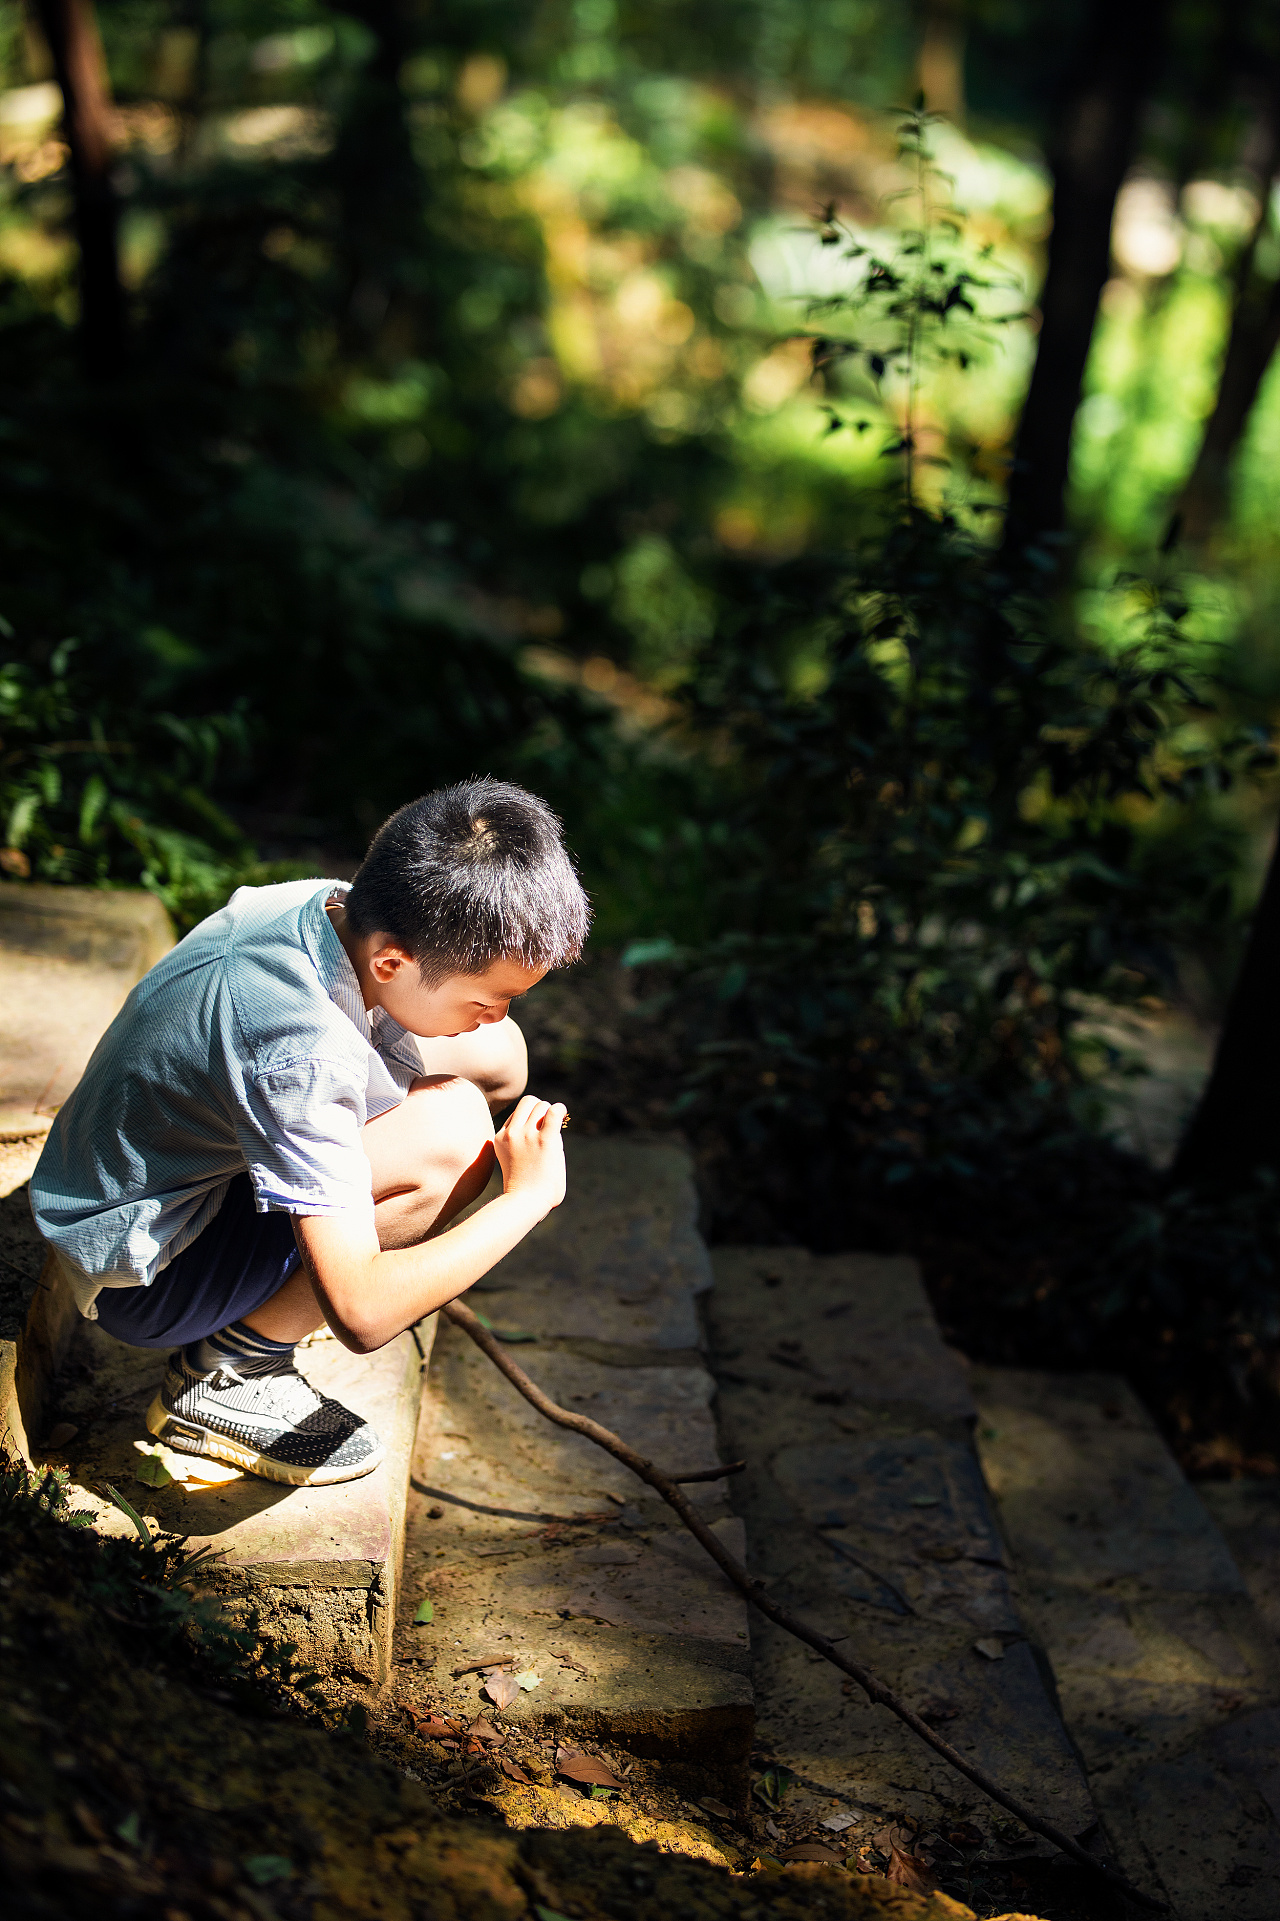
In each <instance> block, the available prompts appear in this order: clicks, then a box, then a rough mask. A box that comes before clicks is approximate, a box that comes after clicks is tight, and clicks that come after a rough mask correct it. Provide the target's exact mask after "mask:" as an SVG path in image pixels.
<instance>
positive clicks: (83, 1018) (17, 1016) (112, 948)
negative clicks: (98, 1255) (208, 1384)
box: [0, 882, 173, 1458]
mask: <svg viewBox="0 0 1280 1921" xmlns="http://www.w3.org/2000/svg"><path fill="white" fill-rule="evenodd" d="M172 945H173V930H172V928H171V927H170V924H169V917H168V915H167V914H166V913H165V910H164V908H163V907H162V906H161V904H160V902H159V901H158V900H157V899H156V898H155V896H154V894H148V893H144V892H142V891H141V890H135V889H124V888H122V889H120V890H118V891H117V890H112V889H107V888H98V887H45V886H39V885H35V884H27V883H21V884H18V883H14V882H7V883H4V884H0V1197H2V1198H0V1436H2V1435H5V1434H7V1435H8V1436H9V1437H10V1439H11V1441H12V1442H13V1444H15V1445H16V1446H17V1448H18V1449H19V1451H20V1452H22V1453H24V1454H26V1455H27V1456H28V1458H29V1457H30V1455H31V1452H32V1449H33V1447H34V1446H35V1445H36V1444H37V1442H38V1441H39V1438H40V1436H41V1435H42V1433H43V1432H44V1430H45V1428H46V1427H47V1425H48V1421H47V1400H48V1392H49V1385H50V1383H51V1381H52V1379H53V1376H54V1374H55V1373H56V1371H57V1369H58V1367H59V1365H60V1364H61V1361H62V1359H63V1357H64V1356H65V1353H66V1349H67V1343H68V1341H69V1340H70V1338H71V1334H72V1331H73V1329H74V1327H75V1324H76V1321H77V1319H78V1318H79V1317H78V1316H77V1314H76V1311H75V1304H74V1302H73V1301H72V1299H71V1296H70V1294H69V1292H68V1291H67V1289H66V1287H65V1286H64V1284H63V1282H62V1280H61V1276H60V1275H59V1274H58V1271H57V1268H56V1266H55V1264H54V1263H53V1262H52V1261H51V1260H47V1259H46V1253H45V1248H44V1244H43V1242H42V1241H41V1240H40V1238H39V1236H38V1235H37V1233H36V1231H35V1228H34V1226H33V1224H32V1220H31V1210H30V1208H29V1207H28V1205H27V1196H26V1183H27V1181H28V1180H29V1179H30V1177H31V1174H32V1172H33V1171H34V1169H35V1164H36V1161H37V1159H38V1158H39V1154H40V1149H41V1147H42V1146H43V1144H44V1138H45V1135H46V1134H47V1133H48V1131H49V1128H50V1126H51V1125H52V1122H53V1117H54V1115H55V1114H56V1113H57V1111H58V1108H59V1107H60V1106H61V1104H62V1102H63V1101H65V1100H66V1098H67V1096H68V1094H70V1092H71V1090H72V1088H73V1087H74V1086H75V1084H76V1082H77V1081H78V1080H79V1078H80V1076H81V1074H82V1073H83V1072H84V1069H85V1065H86V1063H87V1061H88V1059H89V1056H90V1054H91V1053H92V1052H93V1050H94V1048H95V1047H96V1046H97V1044H98V1041H99V1039H100V1038H101V1036H102V1034H103V1032H104V1030H105V1029H106V1027H107V1026H108V1025H109V1023H110V1022H111V1020H112V1019H113V1018H114V1017H115V1015H116V1014H117V1013H118V1012H119V1010H120V1008H121V1006H122V1005H123V1004H124V1000H125V997H126V995H127V994H128V992H129V990H130V988H131V987H133V986H134V984H135V983H136V982H137V981H139V980H141V978H142V976H143V975H144V974H145V973H146V971H147V969H148V968H149V967H151V966H152V965H154V963H155V962H156V961H157V960H159V959H160V957H161V955H162V954H166V953H167V952H168V950H169V949H170V947H172Z"/></svg>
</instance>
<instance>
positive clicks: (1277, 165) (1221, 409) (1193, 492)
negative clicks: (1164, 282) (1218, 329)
mask: <svg viewBox="0 0 1280 1921" xmlns="http://www.w3.org/2000/svg"><path fill="white" fill-rule="evenodd" d="M1266 147H1267V152H1266V156H1265V160H1264V163H1263V165H1262V166H1261V168H1260V169H1259V172H1260V175H1261V177H1260V179H1259V181H1258V190H1259V198H1260V203H1261V205H1260V211H1259V214H1258V219H1257V222H1256V224H1255V226H1254V229H1253V232H1252V234H1251V235H1250V237H1249V242H1248V245H1247V246H1246V247H1245V249H1244V252H1243V254H1242V255H1241V258H1240V261H1239V264H1238V265H1237V268H1236V272H1235V299H1234V302H1233V305H1232V310H1231V330H1230V333H1229V334H1228V336H1227V351H1226V354H1225V355H1224V357H1223V362H1222V374H1221V377H1220V378H1219V381H1218V392H1217V397H1216V398H1215V400H1214V403H1213V412H1212V413H1211V414H1210V416H1209V418H1208V421H1207V422H1206V424H1205V430H1204V435H1203V438H1202V439H1201V442H1200V451H1199V452H1198V453H1197V455H1196V461H1195V465H1194V467H1193V468H1192V469H1191V474H1190V477H1189V478H1188V480H1187V483H1186V485H1185V487H1184V488H1183V490H1182V493H1181V495H1180V497H1179V499H1178V504H1177V506H1176V508H1175V509H1174V517H1175V520H1176V521H1177V523H1178V526H1179V531H1180V533H1181V536H1182V538H1183V539H1184V540H1186V541H1188V542H1190V543H1191V544H1192V545H1194V546H1198V545H1200V544H1202V543H1203V542H1204V541H1206V540H1207V539H1208V538H1209V535H1210V534H1211V533H1212V532H1213V530H1214V528H1215V527H1216V526H1217V525H1218V522H1219V521H1220V520H1221V519H1222V516H1223V514H1224V512H1225V510H1226V506H1227V491H1228V483H1229V480H1230V475H1231V462H1232V458H1233V456H1234V454H1235V451H1236V448H1237V446H1238V445H1239V442H1240V436H1241V435H1242V434H1243V432H1244V429H1245V423H1246V422H1247V421H1248V418H1249V415H1250V414H1251V413H1252V411H1253V403H1254V401H1255V400H1256V399H1257V397H1258V389H1259V387H1260V386H1261V385H1262V377H1263V375H1264V374H1265V373H1266V371H1267V367H1268V365H1269V363H1270V360H1271V356H1272V354H1273V353H1274V352H1275V350H1276V345H1277V343H1280V280H1273V281H1266V280H1264V279H1262V277H1261V276H1260V275H1259V273H1258V271H1257V253H1258V242H1259V240H1260V239H1261V238H1262V236H1263V233H1264V232H1265V230H1266V227H1267V222H1268V218H1269V212H1270V201H1271V194H1272V190H1273V188H1274V186H1275V183H1276V176H1277V172H1278V171H1280V95H1277V96H1275V97H1273V98H1272V100H1271V101H1270V102H1269V113H1268V117H1267V139H1266Z"/></svg>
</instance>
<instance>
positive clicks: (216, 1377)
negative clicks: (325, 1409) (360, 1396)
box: [204, 1361, 324, 1421]
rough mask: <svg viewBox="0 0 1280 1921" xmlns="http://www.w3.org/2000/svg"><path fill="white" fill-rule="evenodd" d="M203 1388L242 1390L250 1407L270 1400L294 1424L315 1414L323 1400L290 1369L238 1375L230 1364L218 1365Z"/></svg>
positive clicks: (300, 1376) (222, 1363)
mask: <svg viewBox="0 0 1280 1921" xmlns="http://www.w3.org/2000/svg"><path fill="white" fill-rule="evenodd" d="M204 1385H205V1386H206V1387H211V1388H213V1389H214V1391H215V1392H216V1391H217V1390H218V1389H219V1388H244V1389H245V1390H246V1392H247V1394H248V1396H249V1401H250V1405H251V1406H253V1405H256V1404H257V1403H258V1402H261V1401H263V1400H266V1399H267V1398H268V1397H269V1398H270V1399H271V1401H272V1402H273V1403H274V1405H275V1407H277V1408H279V1410H280V1412H281V1413H282V1414H283V1415H284V1416H285V1418H286V1419H288V1420H293V1421H297V1420H301V1419H302V1418H303V1417H304V1416H305V1415H307V1414H314V1412H315V1411H316V1409H317V1408H318V1407H319V1406H320V1405H321V1403H322V1401H323V1398H324V1397H323V1395H320V1394H317V1393H316V1390H315V1389H314V1388H313V1387H312V1385H311V1383H310V1381H308V1380H306V1379H305V1378H304V1377H303V1376H302V1375H301V1374H299V1373H298V1371H297V1369H296V1368H293V1367H289V1368H282V1369H281V1370H280V1371H279V1373H276V1374H241V1373H240V1371H239V1369H238V1368H235V1367H233V1366H232V1365H231V1363H230V1362H229V1361H220V1362H219V1364H218V1366H217V1367H216V1368H215V1369H214V1371H213V1373H212V1374H210V1375H209V1376H208V1377H207V1378H206V1380H205V1382H204Z"/></svg>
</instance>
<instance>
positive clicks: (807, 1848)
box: [782, 1841, 844, 1868]
mask: <svg viewBox="0 0 1280 1921" xmlns="http://www.w3.org/2000/svg"><path fill="white" fill-rule="evenodd" d="M782 1858H783V1860H784V1861H823V1862H825V1863H826V1865H827V1866H828V1867H829V1868H842V1867H843V1866H844V1856H843V1855H842V1854H837V1853H836V1851H835V1849H834V1848H828V1847H825V1846H824V1845H823V1843H822V1842H821V1841H801V1842H800V1843H799V1845H798V1846H796V1847H794V1848H788V1849H787V1850H786V1852H785V1854H784V1855H783V1857H782Z"/></svg>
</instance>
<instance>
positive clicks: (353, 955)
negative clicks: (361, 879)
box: [325, 899, 382, 1013]
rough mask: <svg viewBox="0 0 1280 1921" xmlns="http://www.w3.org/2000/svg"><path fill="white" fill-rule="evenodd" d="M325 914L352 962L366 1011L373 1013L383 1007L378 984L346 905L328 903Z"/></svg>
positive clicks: (333, 901) (337, 901)
mask: <svg viewBox="0 0 1280 1921" xmlns="http://www.w3.org/2000/svg"><path fill="white" fill-rule="evenodd" d="M325 913H326V914H327V915H328V916H329V925H330V926H331V927H332V929H333V931H334V933H335V934H336V935H337V936H338V939H339V940H340V941H341V943H342V950H343V952H344V953H345V955H346V957H347V959H348V960H349V961H350V962H351V971H352V973H353V974H354V975H355V977H356V981H357V983H358V984H359V988H360V998H361V1000H362V1001H363V1002H364V1004H365V1008H366V1010H367V1011H368V1012H370V1013H372V1011H373V1009H374V1008H375V1007H380V1006H381V1005H382V1002H381V1000H380V999H379V997H378V983H377V982H376V981H375V980H374V978H373V975H372V974H371V973H370V971H369V967H368V964H367V962H366V961H365V958H364V955H363V954H362V953H361V951H360V950H361V942H360V940H359V938H358V936H357V935H356V933H355V930H354V929H353V928H352V925H351V923H350V921H349V920H348V919H347V909H346V905H345V903H344V902H343V901H342V900H340V899H339V900H331V901H328V902H326V904H325Z"/></svg>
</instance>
